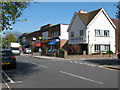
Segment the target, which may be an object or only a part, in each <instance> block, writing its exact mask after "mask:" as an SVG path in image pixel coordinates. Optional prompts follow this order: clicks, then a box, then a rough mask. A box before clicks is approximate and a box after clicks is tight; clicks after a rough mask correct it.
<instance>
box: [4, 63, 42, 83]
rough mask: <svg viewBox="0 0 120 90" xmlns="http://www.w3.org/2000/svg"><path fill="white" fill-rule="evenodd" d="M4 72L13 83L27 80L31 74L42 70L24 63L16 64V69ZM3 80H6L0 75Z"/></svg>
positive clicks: (6, 69)
mask: <svg viewBox="0 0 120 90" xmlns="http://www.w3.org/2000/svg"><path fill="white" fill-rule="evenodd" d="M3 70H4V72H5V73H6V74H7V75H8V76H9V77H10V78H11V79H12V80H15V81H19V80H24V79H26V78H28V77H29V76H30V75H32V74H33V73H37V72H38V71H40V70H41V71H42V69H39V68H36V65H34V64H30V63H25V62H17V68H16V69H11V68H10V69H8V68H5V69H3ZM2 76H3V78H4V79H6V77H5V76H4V75H3V74H2Z"/></svg>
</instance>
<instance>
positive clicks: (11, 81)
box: [2, 70, 22, 83]
mask: <svg viewBox="0 0 120 90" xmlns="http://www.w3.org/2000/svg"><path fill="white" fill-rule="evenodd" d="M2 72H3V74H4V75H5V76H6V77H7V79H8V80H9V81H10V83H21V82H22V81H16V82H14V81H13V80H12V79H11V78H10V77H8V75H7V74H6V73H5V72H4V71H3V70H2Z"/></svg>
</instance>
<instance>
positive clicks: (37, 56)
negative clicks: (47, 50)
mask: <svg viewBox="0 0 120 90" xmlns="http://www.w3.org/2000/svg"><path fill="white" fill-rule="evenodd" d="M21 55H24V54H21ZM27 55H29V56H30V57H34V58H39V59H45V60H98V59H99V60H113V59H117V57H101V58H97V57H96V58H91V57H89V58H60V57H52V56H41V55H40V53H33V55H31V54H27ZM117 61H118V60H117ZM107 67H108V68H111V69H117V70H120V65H112V64H111V65H107Z"/></svg>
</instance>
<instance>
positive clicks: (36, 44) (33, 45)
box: [31, 43, 41, 47]
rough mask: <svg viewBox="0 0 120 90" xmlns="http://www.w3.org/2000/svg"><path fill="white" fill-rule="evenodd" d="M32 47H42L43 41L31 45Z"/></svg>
mask: <svg viewBox="0 0 120 90" xmlns="http://www.w3.org/2000/svg"><path fill="white" fill-rule="evenodd" d="M31 46H32V47H41V43H35V44H32V45H31Z"/></svg>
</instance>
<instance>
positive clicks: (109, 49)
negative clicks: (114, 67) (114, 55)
mask: <svg viewBox="0 0 120 90" xmlns="http://www.w3.org/2000/svg"><path fill="white" fill-rule="evenodd" d="M109 57H111V55H110V41H109Z"/></svg>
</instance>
